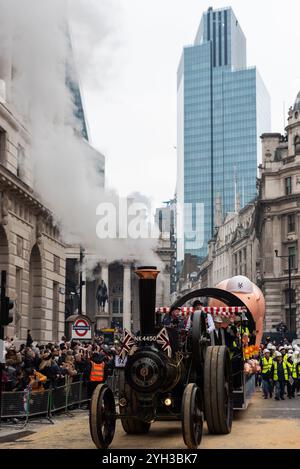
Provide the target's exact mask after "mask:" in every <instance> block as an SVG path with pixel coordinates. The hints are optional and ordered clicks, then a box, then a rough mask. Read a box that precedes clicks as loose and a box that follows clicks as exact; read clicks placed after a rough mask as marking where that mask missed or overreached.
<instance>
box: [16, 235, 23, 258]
mask: <svg viewBox="0 0 300 469" xmlns="http://www.w3.org/2000/svg"><path fill="white" fill-rule="evenodd" d="M17 256H18V257H23V238H22V237H21V236H18V235H17Z"/></svg>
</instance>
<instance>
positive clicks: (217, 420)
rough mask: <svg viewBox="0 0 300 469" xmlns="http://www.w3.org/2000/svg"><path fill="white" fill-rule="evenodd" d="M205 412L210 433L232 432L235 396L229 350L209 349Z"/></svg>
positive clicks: (205, 368) (205, 369) (206, 371)
mask: <svg viewBox="0 0 300 469" xmlns="http://www.w3.org/2000/svg"><path fill="white" fill-rule="evenodd" d="M204 410H205V417H206V421H207V426H208V430H209V433H212V434H215V435H225V434H227V433H230V432H231V426H232V417H233V394H232V376H231V363H230V357H229V351H228V348H227V347H225V346H222V347H218V346H215V347H208V348H207V351H206V357H205V364H204Z"/></svg>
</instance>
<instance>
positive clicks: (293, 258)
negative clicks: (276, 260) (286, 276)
mask: <svg viewBox="0 0 300 469" xmlns="http://www.w3.org/2000/svg"><path fill="white" fill-rule="evenodd" d="M289 258H290V266H291V268H292V269H296V246H291V247H290V248H289Z"/></svg>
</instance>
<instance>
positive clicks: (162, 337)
mask: <svg viewBox="0 0 300 469" xmlns="http://www.w3.org/2000/svg"><path fill="white" fill-rule="evenodd" d="M156 341H157V343H158V344H160V345H161V348H162V351H163V352H167V355H168V357H169V358H170V357H171V356H172V349H171V344H170V339H169V335H168V332H167V329H166V328H165V327H164V328H163V329H162V330H161V331H160V333H159V334H158V335H157V336H156Z"/></svg>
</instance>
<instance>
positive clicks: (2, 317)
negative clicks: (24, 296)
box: [0, 271, 15, 327]
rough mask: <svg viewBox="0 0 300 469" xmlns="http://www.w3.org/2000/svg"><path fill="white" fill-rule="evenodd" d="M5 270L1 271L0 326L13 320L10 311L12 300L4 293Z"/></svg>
mask: <svg viewBox="0 0 300 469" xmlns="http://www.w3.org/2000/svg"><path fill="white" fill-rule="evenodd" d="M5 287H6V272H5V271H2V273H1V301H0V326H2V327H3V326H8V324H10V323H11V322H13V319H14V317H13V312H12V311H10V310H11V309H12V308H13V307H14V304H15V303H14V301H13V300H11V299H10V298H9V296H6V295H5Z"/></svg>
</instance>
